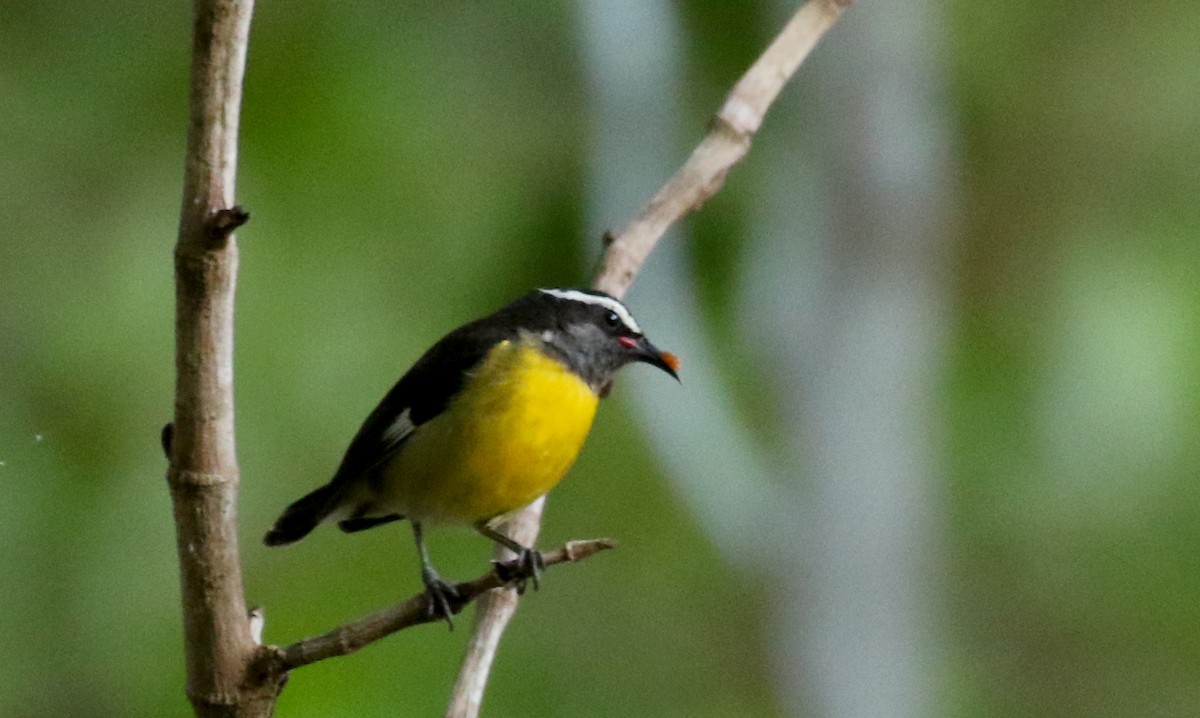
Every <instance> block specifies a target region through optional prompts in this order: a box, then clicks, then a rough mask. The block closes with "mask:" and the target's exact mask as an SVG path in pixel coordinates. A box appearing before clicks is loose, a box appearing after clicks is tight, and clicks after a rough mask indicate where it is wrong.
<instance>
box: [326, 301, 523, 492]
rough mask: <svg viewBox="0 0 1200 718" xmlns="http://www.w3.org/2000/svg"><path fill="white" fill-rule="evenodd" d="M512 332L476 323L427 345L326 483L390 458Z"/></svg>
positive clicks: (349, 479)
mask: <svg viewBox="0 0 1200 718" xmlns="http://www.w3.org/2000/svg"><path fill="white" fill-rule="evenodd" d="M510 333H511V332H507V331H504V330H501V329H498V328H490V327H487V326H479V324H478V322H476V323H473V324H468V325H466V326H464V327H461V328H459V329H456V330H455V331H453V332H451V333H450V334H447V335H446V336H445V337H443V338H442V339H441V340H440V341H438V343H437V344H434V345H433V346H432V347H430V349H429V351H427V352H425V354H424V355H423V356H422V357H421V358H420V359H418V360H417V363H416V364H413V366H412V368H411V369H409V370H408V372H407V373H405V375H404V376H402V377H400V381H398V382H396V385H395V386H393V387H392V388H391V390H390V391H389V392H388V393H387V394H386V395H385V396H384V397H383V400H382V401H381V402H379V406H377V407H375V411H373V412H371V415H370V416H368V417H367V420H366V421H365V422H363V425H362V427H361V428H360V429H359V430H358V433H357V434H355V435H354V439H353V440H351V442H350V446H349V448H347V449H346V455H345V456H344V457H343V458H342V463H341V465H340V466H339V467H338V470H337V473H336V474H334V477H333V480H332V481H331V482H330V485H331V486H339V487H340V486H343V485H347V484H350V483H353V482H354V481H355V480H357V479H358V478H360V477H361V476H363V475H364V474H366V473H367V472H369V471H370V470H371V469H373V468H375V467H376V466H378V465H379V464H380V463H382V462H384V461H385V460H387V459H388V458H390V457H391V456H392V455H393V454H394V453H395V452H396V450H397V449H399V448H400V447H401V446H403V445H404V441H405V440H406V439H407V438H408V436H409V435H410V434H411V432H412V430H414V429H415V428H416V427H418V426H420V425H421V424H424V423H425V422H427V421H429V420H430V419H432V418H434V417H436V416H437V415H438V414H441V413H442V412H443V411H445V409H446V406H447V405H448V404H449V403H450V399H451V398H453V397H454V395H455V394H457V393H458V392H459V390H460V389H461V388H462V386H463V382H464V381H465V379H466V376H467V374H468V372H470V371H471V369H473V368H474V367H475V366H476V365H477V364H479V362H480V361H482V360H483V358H484V357H485V356H487V353H488V352H489V351H490V350H491V349H492V347H493V346H495V345H496V343H497V342H500V341H503V340H504V339H507V338H509V334H510Z"/></svg>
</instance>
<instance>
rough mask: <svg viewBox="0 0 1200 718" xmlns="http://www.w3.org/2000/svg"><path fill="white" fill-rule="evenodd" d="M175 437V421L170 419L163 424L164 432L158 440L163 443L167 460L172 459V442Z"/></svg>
mask: <svg viewBox="0 0 1200 718" xmlns="http://www.w3.org/2000/svg"><path fill="white" fill-rule="evenodd" d="M174 439H175V422H173V421H168V422H167V423H166V424H165V425H163V428H162V433H161V434H159V437H158V440H159V441H160V442H161V443H162V450H163V454H165V455H166V457H167V461H170V460H171V442H172V441H173V440H174Z"/></svg>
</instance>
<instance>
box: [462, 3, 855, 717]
mask: <svg viewBox="0 0 1200 718" xmlns="http://www.w3.org/2000/svg"><path fill="white" fill-rule="evenodd" d="M850 2H851V0H808V2H806V3H805V4H804V5H802V6H801V7H800V8H799V9H798V10H797V11H796V13H795V14H794V15H793V16H792V18H791V19H790V20H789V21H788V22H787V24H786V25H785V26H784V28H783V30H782V31H780V33H779V35H778V36H776V38H775V39H774V40H773V41H772V42H771V44H770V46H769V47H767V49H766V50H765V51H764V52H763V54H762V55H761V56H760V57H759V58H758V60H756V61H755V63H754V64H753V65H752V66H751V67H750V68H749V69H748V70H747V71H746V73H745V74H744V75H743V76H742V77H741V79H740V80H738V82H737V84H736V85H734V87H733V89H732V90H730V93H729V95H728V96H727V97H726V99H725V102H724V104H723V105H722V106H721V108H720V109H719V110H718V111H717V114H716V116H715V117H714V120H713V123H712V124H713V126H712V129H711V130H710V131H709V133H708V134H707V135H706V136H705V138H704V139H703V140H702V141H701V142H700V144H699V145H698V146H697V147H696V149H695V150H693V151H692V154H691V156H690V157H689V158H688V159H687V161H686V162H685V163H684V165H683V167H681V168H680V169H679V171H677V172H676V173H675V175H674V176H673V177H671V178H670V179H669V180H667V182H666V184H664V185H663V187H662V188H661V189H660V190H659V191H658V193H657V194H656V195H654V197H653V198H652V199H651V200H650V201H649V202H648V203H646V205H645V206H644V207H643V208H642V210H641V211H640V212H639V213H638V214H637V216H636V217H634V218H633V219H632V220H631V221H630V222H629V224H628V225H626V226H625V228H624V229H622V230H621V231H620V232H619V233H617V234H615V235H614V236H613V239H612V241H611V242H610V243H609V246H608V249H607V250H606V252H605V254H604V257H603V260H602V263H601V268H600V271H599V272H598V273H597V275H596V277H595V279H594V280H593V282H592V286H593V287H595V288H596V289H600V290H603V291H605V292H608V293H609V294H612V295H613V296H616V297H621V296H624V294H625V292H626V290H628V289H629V286H630V285H631V284H632V283H633V280H634V278H635V277H636V276H637V273H638V271H639V270H640V269H641V267H642V264H643V263H644V262H645V261H646V257H648V256H649V255H650V252H651V251H652V250H653V249H654V245H655V244H657V243H658V240H659V239H661V238H662V236H663V234H664V233H666V231H667V229H668V228H669V227H670V226H671V225H672V224H674V223H675V222H676V221H678V220H679V219H680V218H682V217H683V216H684V215H686V214H688V213H689V212H692V211H694V210H697V209H699V208H700V207H701V206H702V205H703V204H704V202H705V201H707V200H708V198H709V197H711V196H712V195H714V194H716V192H717V191H718V190H720V188H721V186H722V185H723V184H724V182H725V176H726V174H727V173H728V172H729V170H730V169H731V168H732V167H733V166H734V165H735V164H737V163H738V162H739V161H741V159H742V157H743V156H745V154H746V152H747V151H748V150H749V149H750V143H751V140H752V139H753V137H754V135H755V133H757V132H758V129H759V127H760V126H761V125H762V121H763V118H764V117H765V115H766V112H767V110H768V109H769V108H770V106H771V104H772V103H773V102H774V101H775V98H776V97H778V95H779V92H780V91H781V90H782V89H783V86H784V85H785V84H786V83H787V81H788V80H789V79H790V78H791V76H792V75H793V74H794V73H795V71H796V70H797V69H798V68H799V67H800V64H801V63H802V62H803V61H804V59H805V58H806V57H808V55H809V53H810V52H812V50H813V48H814V47H816V45H817V42H818V41H819V40H820V39H821V38H822V37H823V36H824V34H825V33H826V32H827V31H828V30H829V29H830V28H831V27H833V25H834V23H835V22H837V19H838V18H839V17H840V16H841V13H842V11H843V10H844V9H845V8H846V7H847V6H848V5H849V4H850ZM543 508H544V501H537V502H535V503H534V504H532V505H531V506H529V507H528V508H526V509H524V510H523V511H520V512H518V513H517V514H516V515H515V516H514V517H513V519H512V520H511V521H510V522H509V528H508V531H509V535H510V536H513V537H520V538H519V539H518V540H521V541H523V542H524V541H525V540H528V543H526V544H525V545H532V539H534V538H536V537H537V534H538V531H539V530H540V528H541V517H542V510H543ZM502 555H503V552H502V551H501V552H499V553H498V556H502ZM501 590H502V591H508V592H510V593H509V595H508V596H507V597H504V598H497V599H496V600H489V601H487V602H483V601H481V607H480V609H479V610H478V611H477V612H476V616H477V627H476V631H475V635H474V636H473V637H472V640H471V643H470V644H469V646H468V649H467V655H466V656H465V658H464V659H463V663H462V666H461V667H460V669H459V676H458V682H457V683H456V684H455V687H454V693H453V695H452V696H451V701H450V707H449V709H448V711H447V713H446V715H447V717H448V718H474V717H475V716H477V715H478V714H479V709H480V706H481V705H482V702H483V691H484V688H485V687H486V685H487V680H488V675H489V673H490V671H491V665H492V660H493V659H494V657H495V654H496V648H497V646H498V644H499V642H500V638H501V636H502V635H503V633H504V629H505V628H506V627H507V625H508V622H509V620H511V618H512V616H513V614H514V613H515V612H516V609H517V596H516V593H515V592H514V591H512V589H501Z"/></svg>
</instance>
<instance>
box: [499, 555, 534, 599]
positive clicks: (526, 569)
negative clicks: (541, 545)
mask: <svg viewBox="0 0 1200 718" xmlns="http://www.w3.org/2000/svg"><path fill="white" fill-rule="evenodd" d="M492 563H493V565H494V566H495V571H496V575H497V576H499V577H500V580H501V581H504V582H505V583H510V582H512V583H513V584H514V586H515V587H516V589H517V593H519V594H524V593H525V584H526V581H529V582H532V583H533V590H535V591H536V590H538V589H539V588H540V585H539V583H538V577H539V576H541V575H542V571H543V570H545V568H546V560H545V559H544V558H543V557H542V552H541V551H538V550H537V549H532V548H524V549H521V550H520V551H518V552H517V558H516V560H515V561H493V562H492Z"/></svg>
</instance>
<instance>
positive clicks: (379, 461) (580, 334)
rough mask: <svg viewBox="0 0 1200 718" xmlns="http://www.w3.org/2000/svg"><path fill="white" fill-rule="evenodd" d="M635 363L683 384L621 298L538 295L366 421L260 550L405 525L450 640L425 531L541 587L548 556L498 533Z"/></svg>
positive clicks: (559, 472)
mask: <svg viewBox="0 0 1200 718" xmlns="http://www.w3.org/2000/svg"><path fill="white" fill-rule="evenodd" d="M637 362H641V363H646V364H649V365H651V366H654V367H657V368H658V369H661V370H662V371H664V372H666V373H667V374H669V375H670V376H671V377H673V378H674V379H675V380H676V381H678V380H679V374H678V369H679V366H680V362H679V359H678V358H677V357H676V356H675V355H673V354H671V353H670V352H665V351H660V350H659V349H658V348H657V347H655V346H654V344H652V343H651V342H650V340H649V339H647V338H646V335H645V334H644V333H643V332H642V329H641V327H640V326H639V325H638V323H637V321H635V320H634V318H633V315H632V314H631V313H630V311H629V309H628V307H626V306H625V304H623V303H622V302H621V301H620V300H618V299H617V298H615V297H613V296H611V295H609V294H607V293H604V292H600V291H593V290H586V289H572V288H552V289H536V290H533V291H531V292H529V293H527V294H525V295H523V296H521V297H519V298H518V299H516V300H515V301H513V302H511V303H510V304H508V305H506V306H504V307H502V308H501V309H499V310H497V311H496V312H494V313H492V314H490V315H487V316H484V317H482V318H480V319H476V320H475V321H472V322H469V323H467V324H464V325H463V326H461V327H459V328H457V329H455V330H453V331H451V332H450V333H449V334H447V335H445V336H444V337H442V338H441V339H440V340H438V341H437V342H436V343H434V345H433V346H432V347H430V348H429V349H428V350H427V351H426V352H425V353H424V354H423V355H422V356H421V357H420V358H419V359H418V360H417V361H416V363H414V364H413V365H412V367H411V368H410V369H409V370H408V371H407V372H406V373H405V374H404V375H403V376H402V377H401V378H400V380H399V381H397V382H396V384H395V385H394V386H393V387H392V388H391V390H390V391H388V392H387V394H386V395H385V396H384V397H383V399H382V400H381V401H380V403H379V405H378V406H377V407H376V408H375V410H374V411H373V412H371V414H370V415H369V416H368V417H367V419H366V420H365V421H364V422H363V424H362V426H361V428H359V430H358V433H357V434H355V436H354V438H353V439H352V440H351V441H350V445H349V447H348V448H347V449H346V452H345V455H344V456H343V458H342V460H341V463H340V465H339V466H338V469H337V471H336V472H335V473H334V475H333V478H332V479H331V480H330V481H329V482H328V483H327V484H325V485H323V486H321V487H319V488H317V489H315V490H313V491H311V492H310V493H308V494H306V495H305V496H303V497H301V498H300V499H299V500H297V501H295V502H294V503H292V504H291V505H289V506H288V507H287V508H286V509H285V510H284V511H283V514H282V515H280V517H279V519H278V520H277V521H276V522H275V524H274V526H272V528H271V529H270V531H268V532H267V534H266V536H265V537H264V539H263V541H264V543H265V544H266V545H268V546H283V545H287V544H292V543H295V542H296V541H299V540H300V539H302V538H304V537H305V536H307V535H308V534H309V533H310V532H311V531H312V530H313V529H314V528H316V527H317V526H318V525H319V524H321V523H323V522H327V521H333V522H336V523H337V525H338V527H339V528H340V529H341V530H342V531H345V532H347V533H354V532H358V531H363V530H366V529H370V528H374V527H376V526H380V525H383V524H388V523H391V522H393V521H399V520H403V519H407V520H408V522H409V523H410V525H411V527H412V533H413V538H414V540H415V542H416V548H417V552H418V554H419V557H420V561H421V580H422V583H423V584H424V586H425V589H426V592H427V593H428V597H429V601H428V605H429V612H430V615H431V618H434V619H444V620H445V621H447V623H450V627H451V628H453V623H451V615H452V613H453V612H454V611H453V610H452V608H453V605H454V603H455V602H456V601H457V600H458V598H459V597H458V595H457V592H456V591H455V588H454V586H453V584H450V583H447V582H446V581H444V580H443V579H442V578H441V576H440V575H439V574H438V572H437V570H436V569H435V567H434V565H433V562H432V561H431V560H430V557H429V552H428V550H427V548H426V546H425V529H426V527H428V526H436V525H446V524H449V525H455V524H457V525H467V526H471V527H472V528H474V529H475V530H476V531H477V532H479V533H480V534H481V535H483V536H485V537H487V538H488V539H490V540H492V541H494V542H495V543H497V544H499V545H501V546H504V547H505V548H507V549H509V550H511V551H512V552H513V553H515V554H516V556H517V562H518V563H517V565H518V566H519V567H520V570H521V576H522V577H524V576H528V577H529V578H531V579H532V580H533V583H534V587H535V588H536V587H537V580H538V574H539V572H540V571H541V569H542V568H543V565H544V564H543V559H542V556H541V554H540V553H539V552H538V551H537V550H536V549H534V548H532V547H529V546H524V545H521V544H520V543H518V542H517V541H514V540H513V539H512V538H510V537H508V536H507V535H505V534H504V533H502V532H501V531H499V530H498V526H499V525H501V524H502V523H503V522H504V520H505V519H506V518H507V517H508V516H510V515H511V514H513V513H514V512H516V511H518V510H520V509H522V508H524V507H525V506H527V505H529V504H530V503H532V502H533V501H535V500H536V499H538V498H540V497H541V496H543V495H545V494H546V493H547V492H549V491H550V489H552V488H554V486H555V485H556V484H558V482H559V481H560V480H561V479H562V478H563V476H564V475H565V474H566V473H567V471H568V470H569V469H570V468H571V466H572V464H574V462H575V460H576V458H577V457H578V455H579V453H580V450H581V449H582V448H583V444H584V441H585V439H586V438H587V435H588V433H589V431H590V430H591V426H592V420H593V418H594V416H595V413H596V408H597V405H598V403H599V400H600V399H602V398H604V397H606V396H608V394H609V392H610V391H611V389H612V385H613V380H614V378H615V376H616V374H617V372H618V371H619V370H620V369H621V368H623V367H625V366H626V365H628V364H632V363H637ZM523 580H524V579H523V578H522V579H521V582H520V586H521V588H522V589H523V588H524V584H523Z"/></svg>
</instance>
